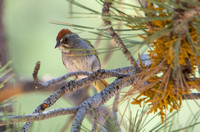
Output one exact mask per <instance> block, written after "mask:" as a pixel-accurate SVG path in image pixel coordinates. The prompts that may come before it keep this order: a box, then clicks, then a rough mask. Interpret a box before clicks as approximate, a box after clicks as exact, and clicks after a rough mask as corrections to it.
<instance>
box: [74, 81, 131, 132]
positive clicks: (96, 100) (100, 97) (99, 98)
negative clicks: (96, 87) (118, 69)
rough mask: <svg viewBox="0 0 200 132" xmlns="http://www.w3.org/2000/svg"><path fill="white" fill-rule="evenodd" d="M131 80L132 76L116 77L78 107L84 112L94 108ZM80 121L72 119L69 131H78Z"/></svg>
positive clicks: (129, 83) (127, 84)
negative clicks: (71, 126)
mask: <svg viewBox="0 0 200 132" xmlns="http://www.w3.org/2000/svg"><path fill="white" fill-rule="evenodd" d="M133 82H134V78H133V77H132V78H131V77H129V78H127V77H126V78H120V79H116V80H115V81H114V82H113V83H111V84H110V85H109V86H108V87H106V88H105V89H104V90H103V91H101V92H100V93H98V94H96V95H94V96H93V97H92V98H89V99H87V100H86V101H84V102H83V103H82V104H81V105H80V106H79V109H82V110H84V111H86V113H87V112H88V111H89V110H91V109H96V108H97V107H99V106H101V105H103V104H104V103H106V102H107V101H108V100H109V99H110V98H111V97H113V96H114V95H116V94H117V93H118V92H119V91H120V90H121V89H123V88H124V87H126V86H130V85H131V84H133ZM83 117H84V116H83ZM83 117H81V118H83ZM80 121H81V120H79V122H76V121H74V123H73V128H72V129H71V131H76V132H79V131H80V127H79V126H80V125H81V123H82V122H81V123H80Z"/></svg>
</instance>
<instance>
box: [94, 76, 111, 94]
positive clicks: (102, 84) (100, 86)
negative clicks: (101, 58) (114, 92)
mask: <svg viewBox="0 0 200 132" xmlns="http://www.w3.org/2000/svg"><path fill="white" fill-rule="evenodd" d="M93 85H94V87H95V88H96V89H97V91H98V92H101V91H102V90H104V88H106V87H107V86H108V85H109V83H108V82H107V81H106V80H105V79H104V80H100V81H97V82H94V83H93Z"/></svg>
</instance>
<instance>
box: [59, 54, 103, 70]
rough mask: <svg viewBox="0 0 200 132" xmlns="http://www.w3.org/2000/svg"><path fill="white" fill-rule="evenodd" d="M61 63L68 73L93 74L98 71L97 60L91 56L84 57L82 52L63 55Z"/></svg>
mask: <svg viewBox="0 0 200 132" xmlns="http://www.w3.org/2000/svg"><path fill="white" fill-rule="evenodd" d="M62 59H63V63H64V65H65V67H66V69H67V71H68V72H76V71H88V72H93V71H96V70H98V69H100V64H99V60H98V59H97V57H96V56H95V55H94V54H92V55H84V54H83V53H82V52H81V53H79V54H77V52H76V53H73V52H71V53H63V54H62Z"/></svg>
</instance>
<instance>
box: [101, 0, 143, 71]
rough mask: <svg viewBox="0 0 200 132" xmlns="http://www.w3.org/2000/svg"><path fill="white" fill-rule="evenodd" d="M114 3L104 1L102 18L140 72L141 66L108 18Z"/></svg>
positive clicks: (124, 52) (111, 34) (117, 42)
mask: <svg viewBox="0 0 200 132" xmlns="http://www.w3.org/2000/svg"><path fill="white" fill-rule="evenodd" d="M105 1H106V0H105ZM111 5H112V2H104V4H103V9H102V19H103V21H104V24H105V25H106V26H107V31H108V33H109V34H110V36H112V38H113V39H114V41H115V42H116V44H117V45H118V46H119V48H120V49H121V51H122V52H123V54H124V55H125V56H126V58H127V59H128V61H129V62H130V63H131V65H132V66H133V67H134V68H135V69H136V71H137V72H139V67H138V65H137V63H136V60H135V59H134V58H133V56H132V55H131V53H130V51H129V50H128V49H127V48H126V46H125V45H124V43H123V41H122V40H121V38H120V37H119V35H118V34H117V33H116V32H115V31H114V29H113V27H112V23H111V21H110V20H108V18H106V17H108V15H109V14H110V6H111Z"/></svg>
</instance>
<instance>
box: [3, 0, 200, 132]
mask: <svg viewBox="0 0 200 132" xmlns="http://www.w3.org/2000/svg"><path fill="white" fill-rule="evenodd" d="M79 1H81V3H82V4H83V5H87V6H89V7H90V8H93V9H95V10H97V11H99V12H101V5H100V4H98V3H97V2H96V1H95V0H90V1H88V0H79ZM127 1H129V2H130V0H127ZM73 11H74V12H79V13H80V12H83V13H87V11H86V10H83V9H80V8H79V7H76V6H73ZM69 12H70V10H69V3H68V2H67V1H65V0H17V1H14V0H5V2H4V18H3V20H4V24H5V31H6V34H7V40H8V44H9V56H10V60H12V61H13V67H14V70H15V72H16V73H17V74H18V75H19V78H20V79H32V72H33V68H34V66H35V63H36V62H37V61H41V70H40V72H39V75H40V77H42V76H45V75H50V76H53V77H58V76H61V75H64V74H65V73H66V70H65V68H64V66H63V64H62V60H61V53H60V51H59V50H58V49H55V48H54V47H55V44H56V36H57V33H58V32H59V31H60V30H61V29H62V28H69V29H70V30H72V31H75V32H76V33H78V34H79V35H80V36H81V37H83V38H91V42H92V43H94V42H95V40H92V39H95V38H96V37H97V36H96V35H94V34H91V33H88V32H84V31H82V32H80V31H77V30H75V29H73V28H72V27H66V26H62V25H56V24H52V23H50V21H51V20H57V21H62V22H67V23H72V24H78V25H84V26H90V27H96V28H98V27H99V26H101V24H102V20H101V17H100V16H93V17H86V18H85V16H86V15H84V14H83V15H79V16H80V17H81V18H73V19H72V18H70V14H69ZM105 44H107V43H105ZM102 47H106V45H102ZM134 55H135V56H137V52H135V54H134ZM99 57H100V59H103V57H104V54H100V55H99ZM129 65H130V64H129V63H128V62H127V60H126V58H125V57H124V56H123V55H122V54H121V52H115V53H114V55H113V57H112V58H111V60H110V61H109V63H108V65H106V66H103V67H104V68H108V69H112V68H119V67H123V66H129ZM48 96H49V93H45V94H44V93H43V92H41V93H40V92H36V93H28V94H25V95H23V96H20V97H18V98H17V99H16V100H15V101H16V114H30V113H32V111H33V110H34V109H35V108H36V107H37V106H38V105H39V104H40V103H41V102H42V101H43V100H44V99H46V98H47V97H48ZM125 105H126V104H124V105H122V106H120V108H119V109H120V111H121V113H123V109H124V108H125ZM188 105H190V106H188ZM69 106H70V105H69V104H68V103H66V101H65V100H64V99H61V100H59V101H58V102H57V103H56V104H55V105H54V106H53V107H51V108H50V109H53V108H60V107H69ZM131 108H132V110H133V115H134V112H136V111H137V110H138V108H139V107H137V106H131ZM190 109H192V110H190ZM198 109H199V107H197V105H196V104H195V103H194V102H193V101H187V102H184V105H183V109H181V112H180V114H179V118H180V119H181V124H182V125H183V126H185V123H186V121H187V120H188V118H189V117H190V116H191V117H190V118H192V117H193V116H195V112H197V111H198ZM48 110H49V109H48ZM191 111H192V112H191ZM151 116H153V115H151ZM65 120H66V116H62V117H56V118H53V119H48V120H45V121H40V122H35V123H34V126H33V129H32V130H33V131H37V132H39V131H58V130H60V128H61V127H62V126H63V124H65ZM158 122H160V118H157V119H156V120H154V121H152V124H156V123H158ZM22 124H23V123H22ZM22 124H21V125H22ZM84 126H86V127H88V128H90V127H91V126H88V123H87V121H86V123H84ZM147 128H149V129H150V128H152V125H149V126H147ZM199 128H200V127H199ZM195 130H196V129H195ZM197 130H198V128H197Z"/></svg>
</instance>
